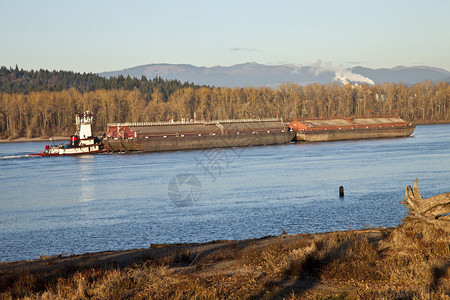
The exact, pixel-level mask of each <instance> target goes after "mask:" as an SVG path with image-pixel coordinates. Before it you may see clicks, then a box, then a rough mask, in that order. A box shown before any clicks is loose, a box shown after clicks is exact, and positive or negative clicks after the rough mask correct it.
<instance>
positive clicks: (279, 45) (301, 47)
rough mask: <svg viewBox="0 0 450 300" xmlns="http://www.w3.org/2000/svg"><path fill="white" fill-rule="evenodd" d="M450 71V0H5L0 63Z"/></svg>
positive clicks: (0, 2)
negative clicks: (322, 64) (319, 64)
mask: <svg viewBox="0 0 450 300" xmlns="http://www.w3.org/2000/svg"><path fill="white" fill-rule="evenodd" d="M318 61H321V62H326V63H329V64H333V65H336V66H337V65H339V66H344V67H352V66H357V65H361V66H365V67H370V68H392V67H395V66H398V65H403V66H418V65H426V66H432V67H438V68H444V69H446V70H450V1H449V0H409V1H408V0H404V1H401V0H372V1H365V0H358V1H355V0H339V1H338V0H272V1H266V0H259V1H252V0H241V1H237V0H227V1H223V0H220V1H219V0H209V1H206V0H203V1H202V0H184V1H181V0H167V1H161V0H155V1H153V0H148V1H135V0H129V1H116V0H107V1H104V0H76V1H68V0H67V1H65V0H41V1H36V0H27V1H25V0H14V1H11V0H0V66H6V67H15V66H16V65H18V66H19V68H23V69H25V70H31V69H34V70H38V69H41V68H42V69H48V70H67V71H75V72H93V73H98V72H104V71H114V70H121V69H124V68H130V67H134V66H138V65H144V64H153V63H171V64H192V65H195V66H205V67H211V66H217V65H221V66H231V65H234V64H240V63H246V62H256V63H260V64H267V65H277V64H294V65H297V66H305V65H313V64H315V63H317V62H318Z"/></svg>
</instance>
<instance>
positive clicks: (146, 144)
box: [103, 119, 295, 152]
mask: <svg viewBox="0 0 450 300" xmlns="http://www.w3.org/2000/svg"><path fill="white" fill-rule="evenodd" d="M294 137H295V132H294V131H292V129H290V128H289V127H287V126H285V124H284V123H283V120H282V119H259V120H255V119H246V120H218V121H190V122H173V121H172V122H145V123H108V124H107V132H106V133H105V136H104V138H103V144H104V145H105V148H106V150H107V151H109V152H155V151H173V150H192V149H207V148H224V147H245V146H260V145H276V144H285V143H289V142H291V141H292V140H293V139H294Z"/></svg>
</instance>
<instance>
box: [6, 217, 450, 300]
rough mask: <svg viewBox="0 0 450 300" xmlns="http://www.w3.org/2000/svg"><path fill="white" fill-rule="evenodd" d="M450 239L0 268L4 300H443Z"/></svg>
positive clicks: (414, 234)
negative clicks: (424, 299) (60, 299)
mask: <svg viewBox="0 0 450 300" xmlns="http://www.w3.org/2000/svg"><path fill="white" fill-rule="evenodd" d="M449 247H450V246H449V235H448V233H446V232H445V231H443V230H442V229H436V228H433V227H430V225H428V224H425V223H415V224H413V223H406V224H401V225H399V226H398V227H396V228H366V229H361V230H349V231H339V232H329V233H317V234H307V233H306V234H295V235H288V234H285V233H284V232H283V234H281V235H280V236H269V237H263V238H256V239H249V240H241V241H213V242H209V243H201V244H164V245H154V244H152V245H150V247H149V248H148V249H134V250H127V251H105V252H99V253H87V254H82V255H68V256H62V255H59V256H42V257H41V259H39V260H33V261H17V262H7V263H0V295H1V297H2V299H16V298H31V299H37V298H40V299H55V298H72V299H75V298H76V299H90V298H93V299H123V298H128V299H144V298H145V299H190V298H195V299H197V298H201V299H223V298H231V299H299V298H301V299H309V298H311V299H324V298H326V299H356V298H358V299H359V298H362V299H399V298H401V299H423V298H427V299H444V298H445V297H448V296H450V261H449V260H450V248H449Z"/></svg>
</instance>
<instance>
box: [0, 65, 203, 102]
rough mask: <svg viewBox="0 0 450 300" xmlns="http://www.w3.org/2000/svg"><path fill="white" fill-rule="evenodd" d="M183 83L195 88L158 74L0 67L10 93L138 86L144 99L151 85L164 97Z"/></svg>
mask: <svg viewBox="0 0 450 300" xmlns="http://www.w3.org/2000/svg"><path fill="white" fill-rule="evenodd" d="M184 87H193V88H198V87H199V86H198V85H194V84H193V83H188V82H185V83H181V82H180V81H179V80H164V79H162V78H161V77H155V78H153V79H150V80H149V79H147V78H146V77H145V76H142V77H141V79H137V78H136V77H133V78H131V77H130V76H127V77H124V76H122V75H119V76H118V77H111V78H105V77H101V76H99V75H97V74H93V73H83V74H81V73H74V72H72V71H51V72H50V71H48V70H43V69H41V70H39V71H34V70H31V71H24V70H23V69H19V67H18V66H17V65H16V67H15V68H14V69H13V68H6V67H1V68H0V93H1V92H4V93H10V94H17V93H20V94H25V95H27V94H29V93H31V92H40V91H51V92H56V91H63V90H68V89H70V88H75V89H77V90H78V91H80V92H83V93H86V92H91V91H96V90H101V89H105V90H116V89H124V90H128V91H132V90H134V89H138V90H139V91H140V92H141V94H142V96H143V97H144V98H145V99H146V100H147V102H148V101H150V100H151V95H152V93H153V91H154V90H155V89H158V90H159V91H160V92H161V93H162V95H163V98H164V101H167V99H168V98H169V96H170V95H171V94H172V93H173V92H174V91H176V90H178V89H180V88H184Z"/></svg>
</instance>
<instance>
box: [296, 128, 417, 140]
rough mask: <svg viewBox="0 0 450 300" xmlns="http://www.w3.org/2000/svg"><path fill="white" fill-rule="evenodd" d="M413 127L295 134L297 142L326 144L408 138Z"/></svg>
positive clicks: (318, 131) (317, 131)
mask: <svg viewBox="0 0 450 300" xmlns="http://www.w3.org/2000/svg"><path fill="white" fill-rule="evenodd" d="M414 129H415V126H414V125H411V126H406V127H393V128H370V127H369V128H354V129H337V130H336V129H335V130H315V131H299V132H297V136H296V140H297V141H307V142H327V141H339V140H360V139H379V138H397V137H408V136H411V135H412V133H413V132H414Z"/></svg>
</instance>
